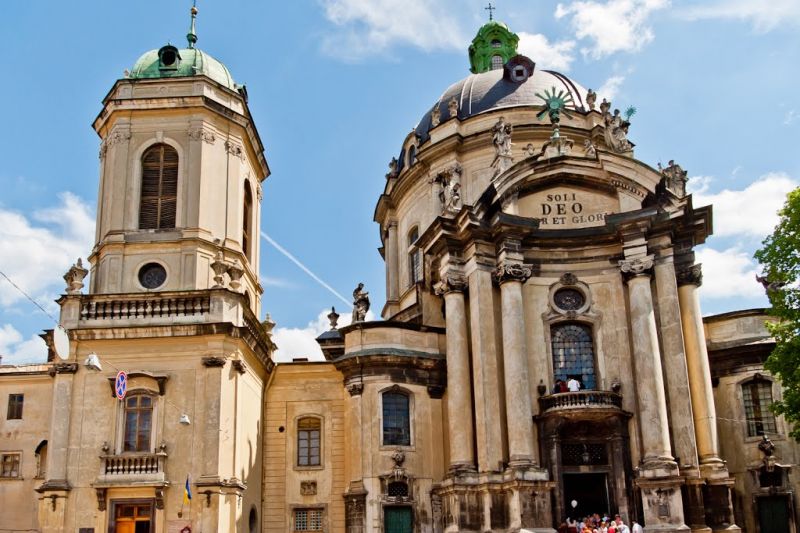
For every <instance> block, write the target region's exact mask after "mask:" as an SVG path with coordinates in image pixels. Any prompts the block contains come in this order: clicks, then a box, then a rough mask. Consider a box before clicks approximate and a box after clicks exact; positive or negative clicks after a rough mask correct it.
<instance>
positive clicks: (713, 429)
mask: <svg viewBox="0 0 800 533" xmlns="http://www.w3.org/2000/svg"><path fill="white" fill-rule="evenodd" d="M702 280H703V274H702V271H701V269H700V265H694V266H691V267H689V268H687V269H683V270H681V272H680V273H679V275H678V285H679V287H678V299H679V301H680V307H681V322H682V324H683V338H684V343H685V345H686V364H687V369H688V371H689V393H690V395H691V398H692V413H693V415H694V430H695V435H696V436H697V453H698V455H699V457H700V464H701V465H705V464H713V465H720V466H721V465H722V460H721V459H720V457H719V441H718V438H717V413H716V408H715V407H714V391H713V390H712V388H711V369H710V367H709V363H708V351H707V348H706V335H705V330H704V329H703V316H702V315H701V314H700V300H699V298H698V295H697V287H699V286H700V284H701V283H702Z"/></svg>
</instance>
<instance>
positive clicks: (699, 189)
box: [686, 176, 714, 206]
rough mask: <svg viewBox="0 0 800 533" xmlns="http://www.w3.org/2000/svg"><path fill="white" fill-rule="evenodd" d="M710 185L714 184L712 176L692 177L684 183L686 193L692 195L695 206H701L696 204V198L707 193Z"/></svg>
mask: <svg viewBox="0 0 800 533" xmlns="http://www.w3.org/2000/svg"><path fill="white" fill-rule="evenodd" d="M712 183H714V178H713V177H712V176H692V177H691V178H689V181H688V182H687V183H686V192H688V193H689V194H693V195H694V198H695V201H694V204H695V206H699V205H702V204H699V203H698V200H697V198H699V197H701V196H702V195H703V194H705V193H706V192H708V189H709V188H710V187H711V184H712Z"/></svg>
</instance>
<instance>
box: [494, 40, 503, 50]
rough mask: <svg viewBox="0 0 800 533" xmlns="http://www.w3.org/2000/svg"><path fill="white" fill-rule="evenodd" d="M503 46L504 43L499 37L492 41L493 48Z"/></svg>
mask: <svg viewBox="0 0 800 533" xmlns="http://www.w3.org/2000/svg"><path fill="white" fill-rule="evenodd" d="M501 46H503V43H501V42H500V40H499V39H494V40H493V41H492V48H500V47H501Z"/></svg>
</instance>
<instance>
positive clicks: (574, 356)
mask: <svg viewBox="0 0 800 533" xmlns="http://www.w3.org/2000/svg"><path fill="white" fill-rule="evenodd" d="M550 333H551V342H552V349H553V373H554V374H555V379H561V380H564V381H568V380H569V379H570V378H571V377H575V379H577V380H578V381H580V382H581V388H582V389H594V388H595V387H596V378H595V373H594V343H593V342H592V329H591V328H590V327H589V326H585V325H583V324H574V323H570V324H558V325H556V326H553V327H552V328H551V330H550Z"/></svg>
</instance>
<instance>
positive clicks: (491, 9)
mask: <svg viewBox="0 0 800 533" xmlns="http://www.w3.org/2000/svg"><path fill="white" fill-rule="evenodd" d="M483 9H485V10H486V11H488V12H489V22H491V21H493V20H494V16H493V14H492V11H494V10H495V9H497V8H496V7H494V6H493V5H492V3H491V2H489V7H484V8H483Z"/></svg>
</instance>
